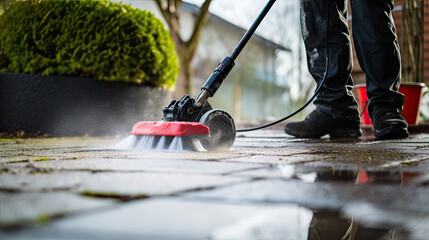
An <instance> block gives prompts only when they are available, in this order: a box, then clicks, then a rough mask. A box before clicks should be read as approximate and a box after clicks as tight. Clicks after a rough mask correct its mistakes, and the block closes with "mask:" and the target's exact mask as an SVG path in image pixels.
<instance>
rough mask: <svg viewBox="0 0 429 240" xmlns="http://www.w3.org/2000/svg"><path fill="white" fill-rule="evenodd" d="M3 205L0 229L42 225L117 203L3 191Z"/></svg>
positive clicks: (68, 195)
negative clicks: (59, 218) (34, 224)
mask: <svg viewBox="0 0 429 240" xmlns="http://www.w3.org/2000/svg"><path fill="white" fill-rule="evenodd" d="M0 202H1V204H0V229H10V228H12V229H13V228H17V227H23V226H25V225H27V224H31V223H36V224H43V223H46V222H47V221H50V220H52V219H54V218H58V217H64V216H67V215H72V214H76V213H78V212H83V211H85V212H91V211H96V210H100V209H104V208H110V207H112V206H114V205H115V204H116V203H115V201H114V200H111V199H94V198H88V197H83V196H80V195H78V194H73V193H65V192H56V193H53V192H49V193H30V192H0ZM0 236H1V234H0Z"/></svg>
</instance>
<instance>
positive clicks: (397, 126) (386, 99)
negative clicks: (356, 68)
mask: <svg viewBox="0 0 429 240" xmlns="http://www.w3.org/2000/svg"><path fill="white" fill-rule="evenodd" d="M350 3H351V7H352V17H353V19H352V22H353V38H354V42H355V48H356V53H357V56H358V60H359V63H360V65H361V67H362V70H363V71H364V72H365V73H366V85H367V94H368V98H369V99H370V102H369V105H368V111H369V114H370V116H371V119H372V121H373V123H374V126H375V136H376V137H377V138H380V139H387V138H403V137H407V136H408V130H407V123H406V121H405V119H404V117H403V116H402V114H401V111H402V106H403V103H404V96H403V95H402V94H401V93H399V92H398V89H399V83H400V77H401V76H400V75H401V61H400V53H399V44H398V39H397V36H396V29H395V24H394V22H393V18H392V8H393V0H351V1H350Z"/></svg>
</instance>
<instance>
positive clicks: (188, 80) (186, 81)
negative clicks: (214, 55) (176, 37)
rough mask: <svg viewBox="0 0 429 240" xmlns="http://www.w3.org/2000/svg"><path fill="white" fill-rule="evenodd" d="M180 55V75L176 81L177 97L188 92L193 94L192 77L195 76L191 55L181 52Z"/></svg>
mask: <svg viewBox="0 0 429 240" xmlns="http://www.w3.org/2000/svg"><path fill="white" fill-rule="evenodd" d="M178 55H179V64H180V67H179V76H178V78H177V83H176V91H175V94H174V95H175V96H174V97H175V98H181V97H182V96H183V95H185V94H188V95H190V96H191V97H193V96H192V79H193V76H194V73H193V67H192V59H189V56H188V55H186V54H184V53H181V54H178Z"/></svg>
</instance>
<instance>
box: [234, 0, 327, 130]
mask: <svg viewBox="0 0 429 240" xmlns="http://www.w3.org/2000/svg"><path fill="white" fill-rule="evenodd" d="M325 12H326V59H325V64H326V65H325V73H324V74H323V78H322V81H321V82H320V84H319V86H318V87H317V89H316V91H315V92H314V94H313V96H312V97H311V98H310V99H309V100H308V101H307V102H306V103H305V104H304V105H302V106H301V107H300V108H299V109H298V110H296V111H295V112H293V113H291V114H289V115H288V116H286V117H284V118H282V119H279V120H277V121H274V122H271V123H267V124H264V125H261V126H258V127H253V128H245V129H238V130H237V132H250V131H256V130H260V129H263V128H267V127H271V126H273V125H275V124H277V123H281V122H283V121H285V120H287V119H289V118H291V117H293V116H295V115H296V114H297V113H299V112H301V111H302V110H304V108H306V107H307V106H308V105H309V104H310V103H311V102H312V101H313V100H314V99H315V98H316V96H317V94H319V92H320V91H321V89H322V87H323V86H324V85H325V82H326V80H327V79H328V73H329V9H328V0H325Z"/></svg>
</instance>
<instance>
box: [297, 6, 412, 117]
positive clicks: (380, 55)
mask: <svg viewBox="0 0 429 240" xmlns="http://www.w3.org/2000/svg"><path fill="white" fill-rule="evenodd" d="M327 1H328V10H329V34H328V35H329V61H330V64H329V74H328V80H327V82H326V83H325V86H324V87H323V88H322V91H321V93H320V94H319V95H318V96H317V98H316V100H315V101H314V104H315V105H316V107H317V108H318V109H319V110H321V111H324V112H326V113H329V114H331V115H332V116H333V117H334V118H341V119H348V120H351V121H359V114H358V107H357V103H356V101H355V99H354V97H353V94H352V92H351V90H352V88H353V80H352V77H351V70H352V66H353V58H352V49H351V43H350V34H349V30H348V24H347V23H348V19H347V0H327ZM350 3H351V9H352V23H353V26H352V29H353V40H354V44H355V49H356V53H357V57H358V60H359V64H360V66H361V68H362V70H363V71H364V72H365V73H366V84H367V94H368V97H369V99H370V103H369V106H368V110H369V113H370V116H372V114H373V113H374V112H377V113H380V112H386V111H399V112H401V110H402V105H403V100H404V97H403V95H402V94H400V93H398V88H399V82H400V73H401V71H400V69H401V63H400V54H399V45H398V41H397V36H396V29H395V25H394V23H393V18H392V15H391V13H392V8H393V0H351V1H350ZM325 18H326V13H325V0H301V28H302V29H301V30H302V36H303V38H304V43H305V47H306V51H307V64H308V68H309V71H310V73H311V74H312V76H313V77H314V79H315V80H316V82H317V83H318V84H319V83H320V82H321V80H322V78H323V74H324V71H325V58H326V52H325V51H326V22H325Z"/></svg>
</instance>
